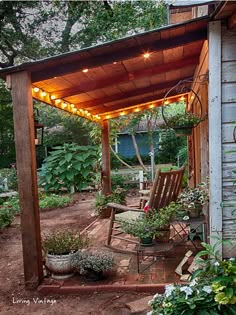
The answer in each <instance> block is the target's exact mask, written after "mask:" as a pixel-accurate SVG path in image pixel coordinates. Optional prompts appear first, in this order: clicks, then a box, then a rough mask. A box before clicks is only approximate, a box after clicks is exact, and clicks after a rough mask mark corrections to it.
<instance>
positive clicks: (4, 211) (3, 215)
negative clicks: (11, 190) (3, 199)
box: [0, 206, 14, 229]
mask: <svg viewBox="0 0 236 315" xmlns="http://www.w3.org/2000/svg"><path fill="white" fill-rule="evenodd" d="M13 219H14V214H13V212H12V211H11V208H7V207H5V206H0V229H3V228H5V227H7V226H9V225H10V224H11V222H12V221H13Z"/></svg>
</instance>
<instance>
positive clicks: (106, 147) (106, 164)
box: [102, 120, 111, 195]
mask: <svg viewBox="0 0 236 315" xmlns="http://www.w3.org/2000/svg"><path fill="white" fill-rule="evenodd" d="M102 193H103V194H104V195H109V194H110V193H111V167H110V141H109V121H108V120H104V121H103V125H102Z"/></svg>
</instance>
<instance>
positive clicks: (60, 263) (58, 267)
mask: <svg viewBox="0 0 236 315" xmlns="http://www.w3.org/2000/svg"><path fill="white" fill-rule="evenodd" d="M72 256H73V254H67V255H51V254H47V255H46V267H47V268H48V269H49V271H51V273H52V278H53V279H57V280H61V279H66V278H70V277H72V276H73V274H74V273H73V267H72V265H71V258H72Z"/></svg>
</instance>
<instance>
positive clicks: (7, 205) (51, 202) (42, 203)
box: [0, 193, 72, 228]
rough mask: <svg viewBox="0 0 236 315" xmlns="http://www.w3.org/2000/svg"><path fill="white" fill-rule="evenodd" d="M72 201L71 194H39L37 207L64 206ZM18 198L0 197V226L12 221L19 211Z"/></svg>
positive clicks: (5, 225)
mask: <svg viewBox="0 0 236 315" xmlns="http://www.w3.org/2000/svg"><path fill="white" fill-rule="evenodd" d="M71 202H72V197H71V196H63V195H55V194H45V193H40V194H39V208H40V209H41V210H42V209H45V208H46V209H49V208H58V207H65V206H67V205H68V204H69V203H71ZM19 211H20V205H19V198H18V196H16V197H9V198H8V199H7V200H4V199H3V198H1V199H0V228H4V227H7V226H9V225H10V224H11V222H12V221H13V219H14V217H15V215H16V214H17V213H19Z"/></svg>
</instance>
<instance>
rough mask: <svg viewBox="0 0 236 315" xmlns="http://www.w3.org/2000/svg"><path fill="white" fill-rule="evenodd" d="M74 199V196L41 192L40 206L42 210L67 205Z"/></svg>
mask: <svg viewBox="0 0 236 315" xmlns="http://www.w3.org/2000/svg"><path fill="white" fill-rule="evenodd" d="M72 201H73V198H72V196H64V195H56V194H45V193H39V208H40V209H41V210H43V209H49V208H50V209H52V208H60V207H66V206H67V205H68V204H70V203H71V202H72Z"/></svg>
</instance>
